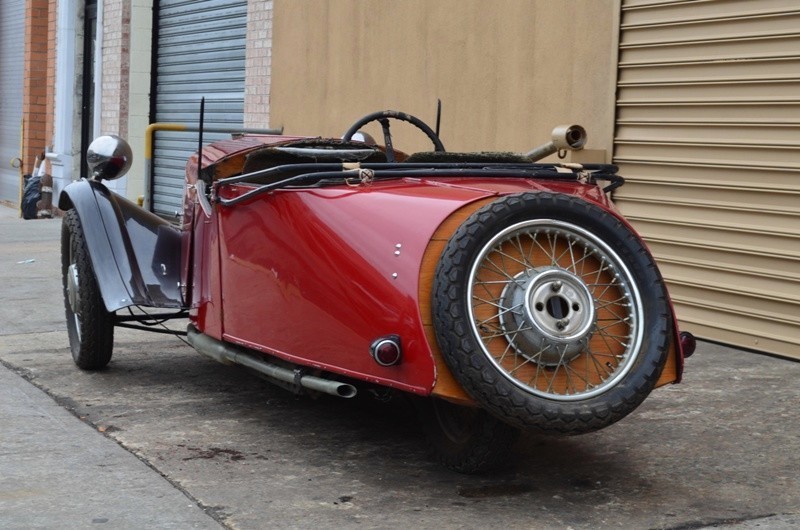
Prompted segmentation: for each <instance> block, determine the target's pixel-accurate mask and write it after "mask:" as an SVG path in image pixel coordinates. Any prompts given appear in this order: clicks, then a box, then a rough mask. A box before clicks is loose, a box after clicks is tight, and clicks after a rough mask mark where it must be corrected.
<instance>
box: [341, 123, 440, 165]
mask: <svg viewBox="0 0 800 530" xmlns="http://www.w3.org/2000/svg"><path fill="white" fill-rule="evenodd" d="M389 118H392V119H394V120H400V121H406V122H408V123H410V124H411V125H413V126H414V127H416V128H417V129H419V130H420V131H422V132H424V133H425V135H426V136H427V137H428V138H429V139H430V141H431V142H433V147H434V151H439V152H444V150H445V149H444V145H442V141H441V140H440V139H439V137H438V136H437V135H436V133H435V132H433V129H431V128H430V127H429V126H428V125H427V124H426V123H425V122H424V121H422V120H421V119H419V118H417V117H415V116H412V115H411V114H406V113H405V112H397V111H396V110H379V111H378V112H373V113H372V114H367V115H366V116H364V117H363V118H361V119H360V120H358V121H357V122H355V123H354V124H353V125H351V126H350V128H349V129H347V132H346V133H344V136H342V140H344V141H350V140H352V139H353V135H354V134H355V133H356V132H357V131H358V130H359V129H360V128H361V127H363V126H364V125H366V124H368V123H370V122H373V121H377V122H379V123H380V124H381V127H382V128H383V140H384V144H385V145H386V161H387V162H395V158H394V147H392V133H391V132H390V131H389Z"/></svg>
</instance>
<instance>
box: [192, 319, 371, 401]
mask: <svg viewBox="0 0 800 530" xmlns="http://www.w3.org/2000/svg"><path fill="white" fill-rule="evenodd" d="M187 339H188V340H189V344H191V345H192V347H193V348H194V349H195V350H197V351H198V353H201V354H203V355H205V356H206V357H209V358H211V359H214V360H215V361H217V362H220V363H222V364H229V365H230V364H238V365H240V366H245V367H247V368H250V369H251V370H255V371H256V372H258V373H259V374H260V375H262V376H264V377H265V378H267V379H269V380H272V382H274V383H276V384H278V385H279V386H281V387H283V388H291V386H287V385H299V386H301V387H303V388H307V389H309V390H315V391H317V392H322V393H325V394H330V395H332V396H336V397H341V398H352V397H355V395H356V394H357V393H358V390H357V389H356V387H354V386H353V385H350V384H347V383H341V382H339V381H331V380H329V379H323V378H321V377H315V376H313V375H304V374H302V373H299V372H295V371H294V370H290V369H288V368H284V367H283V366H278V365H277V364H273V363H270V362H268V361H266V360H264V359H263V357H262V356H261V355H258V354H254V353H250V352H249V351H247V350H245V349H243V348H237V347H236V346H233V345H231V344H226V343H224V342H221V341H218V340H217V339H214V338H212V337H209V336H208V335H205V334H203V333H200V332H199V331H197V329H196V328H195V327H194V326H189V329H188V334H187Z"/></svg>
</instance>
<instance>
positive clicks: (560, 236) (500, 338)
mask: <svg viewBox="0 0 800 530" xmlns="http://www.w3.org/2000/svg"><path fill="white" fill-rule="evenodd" d="M434 297H435V309H434V313H435V319H434V321H435V325H436V332H437V338H438V340H439V343H440V346H441V348H442V353H443V355H444V357H445V360H446V361H447V363H448V366H449V367H450V368H451V370H452V371H453V373H454V375H455V376H456V378H458V379H459V380H460V382H461V383H462V384H463V385H464V387H465V389H466V390H467V391H468V392H469V393H470V394H471V395H472V397H473V398H475V399H476V401H478V402H479V403H480V404H481V405H483V406H484V407H485V408H486V409H488V410H489V411H490V412H492V413H493V414H494V415H495V416H497V417H498V418H501V419H503V420H504V421H507V422H508V423H510V424H512V425H515V426H518V427H523V428H536V429H540V430H545V431H554V432H561V433H569V434H577V433H581V432H587V431H591V430H596V429H599V428H602V427H605V426H606V425H609V424H611V423H613V422H614V421H617V420H619V419H620V418H622V417H623V416H625V415H626V414H628V413H629V412H630V411H632V410H633V409H634V408H636V407H637V406H638V405H639V404H640V403H641V402H642V400H644V398H645V397H646V396H647V394H649V393H650V391H651V390H652V389H653V387H654V385H655V383H656V381H657V380H658V377H659V375H660V374H661V371H662V369H663V366H664V363H665V360H666V355H667V349H668V344H669V332H670V320H669V308H668V305H667V295H666V289H665V287H664V284H663V281H662V279H661V277H660V275H659V273H658V271H657V269H656V267H655V265H654V263H653V259H652V257H651V256H650V254H649V252H648V251H647V249H646V247H645V246H644V244H643V243H642V242H641V240H640V238H639V237H638V236H637V235H636V234H635V233H634V232H633V231H632V230H631V229H630V228H629V227H628V226H627V225H626V224H625V223H624V222H623V221H621V220H620V219H619V218H617V217H616V216H614V215H613V214H611V213H609V212H607V211H606V210H604V209H602V208H600V207H599V206H596V205H593V204H590V203H588V202H586V201H584V200H581V199H579V198H576V197H572V196H566V195H560V194H552V193H525V194H520V195H510V196H506V197H503V198H501V199H499V200H497V201H495V202H493V203H491V204H489V205H487V206H485V207H483V208H482V209H480V210H479V211H478V212H476V213H475V214H473V215H472V216H471V217H470V218H469V219H467V221H466V222H465V223H464V224H463V225H462V226H461V227H460V228H459V229H458V230H457V231H456V233H455V234H454V235H453V237H452V238H451V240H450V241H449V242H448V244H447V247H446V249H445V251H444V253H443V256H442V259H441V260H440V262H439V266H438V269H437V275H436V280H435V284H434Z"/></svg>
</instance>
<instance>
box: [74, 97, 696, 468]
mask: <svg viewBox="0 0 800 530" xmlns="http://www.w3.org/2000/svg"><path fill="white" fill-rule="evenodd" d="M391 119H393V120H402V121H406V122H409V123H411V124H412V125H414V126H416V127H417V128H419V129H420V130H421V131H422V132H423V133H424V134H426V135H427V137H428V138H429V139H430V141H431V143H432V144H433V150H432V151H429V152H419V153H414V154H411V155H407V154H405V153H402V152H400V151H398V150H396V149H395V148H394V146H393V145H392V138H391V133H390V128H389V120H391ZM372 121H377V122H379V123H380V124H381V126H382V130H383V135H384V145H377V144H376V143H375V141H374V140H372V138H371V137H370V136H369V135H368V134H366V133H363V132H361V128H362V127H363V126H365V125H366V124H368V123H370V122H372ZM584 142H585V132H584V131H583V129H582V128H581V127H579V126H571V127H562V128H557V129H556V130H555V131H554V137H553V141H552V142H549V143H547V144H545V145H543V146H540V147H539V148H536V149H534V150H532V151H530V152H528V153H509V152H474V153H453V152H448V151H446V150H445V148H444V146H443V145H442V142H441V140H440V139H439V137H438V135H437V133H436V132H435V131H433V130H432V129H431V128H430V127H429V126H428V125H426V124H425V123H424V122H422V121H420V120H419V119H417V118H415V117H413V116H410V115H408V114H404V113H399V112H394V111H383V112H377V113H374V114H370V115H368V116H365V117H364V118H362V119H361V120H359V121H358V122H356V123H355V124H354V125H353V126H352V127H351V128H350V129H349V130H348V131H347V132H346V133H345V134H344V136H343V137H342V138H341V139H338V138H336V139H334V138H301V137H290V136H268V135H237V136H235V137H233V138H232V139H230V140H225V141H220V142H216V143H213V144H211V145H208V146H205V147H202V150H201V151H200V152H199V153H197V154H195V155H194V156H192V158H191V159H190V160H189V162H188V164H187V167H186V186H185V199H184V206H183V212H182V217H181V222H180V226H175V225H173V224H171V223H169V222H167V221H165V220H163V219H162V218H160V217H158V216H156V215H154V214H152V213H150V212H148V211H146V210H144V209H142V208H140V207H138V206H137V205H135V204H134V203H132V202H130V201H128V200H126V199H124V198H121V197H119V196H117V195H114V194H113V193H110V192H109V190H108V189H107V188H106V187H105V186H104V185H103V183H102V181H103V180H110V179H113V178H117V177H119V176H121V175H122V174H123V173H124V172H125V171H126V170H127V168H128V167H129V165H130V158H131V154H130V147H129V146H128V145H127V144H126V143H125V142H124V141H123V140H121V139H119V138H117V137H101V138H99V139H97V140H96V141H95V142H94V143H93V144H92V146H91V147H90V149H89V152H88V153H87V159H88V161H89V165H90V169H91V172H92V177H91V178H90V179H89V180H84V181H80V182H75V183H73V184H71V185H69V186H67V187H66V189H65V190H64V192H63V193H62V194H61V197H60V200H59V207H60V208H61V209H63V210H66V215H65V217H64V223H63V237H62V256H63V259H62V263H63V266H62V269H63V279H64V298H65V305H66V313H67V324H68V330H69V341H70V346H71V349H72V354H73V358H74V360H75V363H76V364H77V365H78V366H79V367H81V368H83V369H86V370H95V369H100V368H103V367H105V366H106V364H108V362H109V360H110V359H111V354H112V347H113V336H114V328H115V326H127V327H131V326H133V327H142V328H147V326H144V324H152V323H153V322H152V321H153V320H157V321H160V320H163V319H166V318H171V317H186V316H188V318H189V322H190V324H189V327H188V332H187V336H188V341H189V342H190V343H191V344H192V346H193V347H194V348H196V349H197V350H198V351H199V352H200V353H202V354H204V355H207V356H209V357H212V358H214V359H216V360H218V361H221V362H223V363H226V364H240V365H244V366H246V367H248V368H250V369H253V370H256V371H258V372H259V373H260V374H261V375H263V376H266V377H268V378H269V379H271V380H273V381H275V382H277V383H279V384H281V385H283V386H284V387H286V388H288V389H290V390H293V391H295V392H298V393H300V392H311V393H316V392H323V393H327V394H332V395H334V396H340V397H343V398H348V397H352V396H354V395H355V394H356V393H357V392H358V391H359V390H360V389H362V388H363V389H372V390H374V389H379V390H380V391H381V392H382V393H383V394H386V393H390V392H391V393H392V394H395V393H396V394H402V395H406V396H410V397H413V398H414V401H415V402H416V404H417V407H418V410H419V412H420V418H421V420H422V424H423V426H424V428H425V429H426V432H427V433H428V437H429V439H430V441H431V445H432V447H433V449H434V451H435V453H436V455H437V456H438V458H439V460H441V461H442V462H443V463H444V464H445V465H447V466H448V467H451V468H453V469H456V470H459V471H464V472H472V471H479V470H483V469H487V468H489V467H491V466H493V465H494V464H496V463H498V461H499V460H500V458H501V457H502V456H503V455H504V453H506V451H507V449H508V447H509V445H510V444H511V443H512V441H513V440H514V437H515V435H516V434H517V432H518V430H519V429H533V430H537V431H540V432H547V433H554V434H579V433H585V432H589V431H593V430H596V429H600V428H602V427H605V426H608V425H610V424H612V423H614V422H616V421H617V420H619V419H621V418H623V417H624V416H626V415H627V414H628V413H629V412H631V411H632V410H633V409H635V408H636V407H637V406H638V405H639V404H640V403H641V402H642V401H643V400H644V399H645V397H646V396H647V395H648V394H649V393H650V391H651V390H653V389H654V388H655V387H657V386H660V385H664V384H667V383H674V382H677V381H679V380H680V377H681V372H682V366H683V359H684V356H687V355H689V354H690V353H691V351H692V349H693V345H692V343H693V340H692V337H691V335H689V334H687V333H683V334H681V333H679V331H678V327H677V324H676V321H675V316H674V313H673V310H672V307H671V302H670V299H669V296H668V294H667V290H666V288H665V286H664V282H663V280H662V278H661V275H660V273H659V271H658V268H657V267H656V264H655V262H654V260H653V258H652V256H651V255H650V253H649V251H648V249H647V248H646V246H645V244H644V243H643V242H642V240H641V238H640V237H639V236H638V235H637V234H636V232H635V231H634V230H633V229H632V228H631V226H630V225H629V224H628V223H627V222H626V221H625V219H624V218H623V217H622V216H621V215H620V213H619V212H618V211H617V210H616V209H615V208H614V205H613V204H612V202H611V200H610V198H609V195H610V192H611V191H612V190H613V189H614V188H616V187H618V186H620V185H621V184H622V182H623V181H622V179H621V177H619V176H617V175H616V171H617V169H616V167H614V166H611V165H604V164H600V165H577V164H543V163H539V162H538V160H539V159H541V158H542V157H544V156H547V155H548V154H550V153H553V152H555V151H556V150H561V149H577V148H580V147H582V146H583V144H584ZM132 306H136V307H139V308H159V309H157V310H156V311H153V310H152V309H145V311H146V313H147V314H143V313H142V312H138V311H137V312H133V311H129V312H126V311H122V310H124V309H126V308H130V307H132Z"/></svg>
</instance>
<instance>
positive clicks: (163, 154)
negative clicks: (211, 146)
mask: <svg viewBox="0 0 800 530" xmlns="http://www.w3.org/2000/svg"><path fill="white" fill-rule="evenodd" d="M157 13H158V14H157V20H156V27H157V29H156V31H157V40H156V50H157V51H156V61H155V72H156V86H155V91H154V92H155V116H154V121H156V122H169V123H183V124H186V125H191V126H197V125H198V122H199V115H200V113H199V110H200V99H201V98H202V97H205V98H206V104H205V109H206V115H205V126H206V127H226V128H241V127H242V126H243V123H244V79H245V36H246V29H247V2H246V0H236V1H233V0H160V1H159V2H158V10H157ZM221 137H225V135H220V134H216V135H214V134H206V135H205V136H204V143H208V142H209V141H211V140H212V139H215V138H221ZM195 151H197V133H172V132H159V133H157V134H156V142H155V151H154V157H153V158H154V169H153V175H154V177H155V185H154V200H153V207H154V210H155V211H156V212H157V213H159V214H162V215H172V214H174V213H175V212H176V211H177V210H179V209H180V207H181V200H182V197H183V177H184V169H185V167H186V159H187V158H188V157H189V156H190V155H191V154H192V153H193V152H195Z"/></svg>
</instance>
